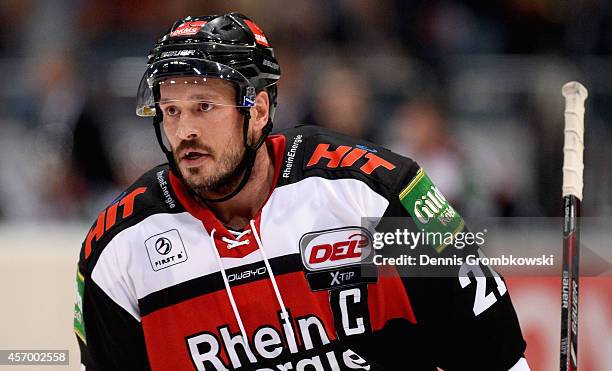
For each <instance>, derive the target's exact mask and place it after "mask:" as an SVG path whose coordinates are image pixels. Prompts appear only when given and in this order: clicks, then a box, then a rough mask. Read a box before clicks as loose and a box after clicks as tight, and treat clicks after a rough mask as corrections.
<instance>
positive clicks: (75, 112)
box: [30, 53, 115, 218]
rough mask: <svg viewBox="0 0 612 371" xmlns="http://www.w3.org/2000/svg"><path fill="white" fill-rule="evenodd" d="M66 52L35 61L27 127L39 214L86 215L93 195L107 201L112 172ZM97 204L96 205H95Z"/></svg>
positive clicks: (97, 130) (112, 179) (93, 197)
mask: <svg viewBox="0 0 612 371" xmlns="http://www.w3.org/2000/svg"><path fill="white" fill-rule="evenodd" d="M76 72H77V67H76V63H75V62H74V60H73V59H72V56H71V55H70V54H68V53H54V54H50V55H48V56H47V57H46V58H43V62H41V63H40V65H38V66H37V74H36V77H37V83H36V84H35V85H36V86H37V88H38V95H39V96H38V97H37V99H35V100H33V110H32V113H33V117H32V118H31V123H30V128H31V130H32V131H33V133H34V137H35V138H36V141H35V146H34V150H35V152H36V154H37V156H38V161H37V162H36V164H35V165H37V166H39V169H40V178H39V179H38V181H39V182H38V187H39V192H40V194H41V195H42V198H43V199H42V204H41V205H42V207H41V216H43V217H53V216H60V217H63V218H74V217H82V216H85V215H88V214H89V212H90V211H91V210H89V207H94V206H93V205H92V204H94V205H95V204H99V202H95V200H96V199H99V198H102V200H101V201H102V202H107V201H108V199H109V193H112V192H114V189H113V187H114V183H115V176H114V173H113V169H112V166H111V162H110V160H109V156H108V153H107V147H106V145H105V144H104V136H103V135H102V133H103V132H104V130H103V128H101V127H100V123H99V122H98V121H97V118H96V116H95V113H94V112H92V110H91V106H89V104H91V102H88V101H87V93H88V92H87V90H86V89H85V88H84V87H83V86H82V85H81V84H80V83H79V81H78V80H77V74H76ZM97 206H99V205H97Z"/></svg>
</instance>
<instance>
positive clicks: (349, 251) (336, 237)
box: [300, 227, 376, 291]
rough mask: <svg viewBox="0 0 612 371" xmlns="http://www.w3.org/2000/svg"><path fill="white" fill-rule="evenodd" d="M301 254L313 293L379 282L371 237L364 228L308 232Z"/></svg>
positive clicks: (302, 244)
mask: <svg viewBox="0 0 612 371" xmlns="http://www.w3.org/2000/svg"><path fill="white" fill-rule="evenodd" d="M300 252H301V255H302V263H303V264H304V267H306V270H307V273H306V278H307V280H308V284H309V285H310V288H311V290H313V291H316V290H324V289H333V288H339V287H346V286H352V285H356V284H360V283H363V282H376V274H375V273H373V272H372V269H371V268H373V265H372V260H373V249H372V234H371V233H370V232H369V231H368V230H366V229H364V228H360V227H345V228H338V229H331V230H325V231H317V232H310V233H306V234H305V235H303V236H302V238H301V239H300ZM366 270H367V274H366V275H365V276H367V277H364V274H363V273H364V272H366ZM374 270H375V269H374Z"/></svg>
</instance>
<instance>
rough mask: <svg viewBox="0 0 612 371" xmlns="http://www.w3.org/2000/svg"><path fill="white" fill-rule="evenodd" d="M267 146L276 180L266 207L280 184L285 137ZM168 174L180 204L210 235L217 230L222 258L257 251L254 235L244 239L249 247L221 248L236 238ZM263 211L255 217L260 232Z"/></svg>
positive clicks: (271, 140) (270, 140) (274, 138)
mask: <svg viewBox="0 0 612 371" xmlns="http://www.w3.org/2000/svg"><path fill="white" fill-rule="evenodd" d="M266 145H267V146H268V147H271V148H272V153H273V158H272V162H273V163H274V179H273V181H272V187H271V189H270V190H269V193H268V197H267V198H266V201H265V202H264V205H265V204H266V203H267V202H268V199H269V198H270V195H272V191H274V188H276V184H277V182H278V177H279V175H280V168H281V164H282V162H283V152H284V151H285V137H284V136H282V135H271V136H269V137H268V138H267V139H266ZM168 173H169V174H170V175H169V179H170V185H171V186H172V189H173V190H174V193H175V194H176V197H177V198H178V200H179V202H180V203H181V204H182V205H183V206H184V207H185V209H186V210H187V211H188V212H189V213H190V214H191V215H193V216H195V217H196V218H198V219H199V220H200V221H201V222H202V224H203V225H204V228H206V231H207V232H208V233H209V234H210V233H211V232H212V230H213V229H216V232H215V243H216V245H217V248H218V250H219V255H220V256H221V257H227V258H230V257H231V258H241V257H244V256H247V255H248V254H250V253H252V252H253V251H255V250H257V244H256V242H255V239H254V237H253V236H252V234H249V235H247V236H245V237H244V238H246V239H249V240H250V243H249V244H248V245H242V246H239V247H235V248H233V249H231V250H230V249H227V248H221V246H225V245H226V243H225V242H222V240H221V239H222V238H223V237H225V238H229V239H231V240H233V239H234V236H233V235H232V234H231V233H230V232H229V231H228V230H227V228H225V226H224V225H223V223H221V222H220V221H219V220H218V219H217V217H216V216H215V214H214V213H213V212H212V211H211V210H210V209H208V208H207V207H206V206H205V205H202V204H200V203H199V202H198V201H197V200H196V199H194V198H193V197H192V196H191V195H190V194H189V192H188V191H187V188H186V187H185V185H184V184H183V182H182V181H180V180H179V179H178V178H177V177H176V176H175V175H174V174H173V173H172V171H169V172H168ZM262 209H263V206H262V208H261V209H259V211H257V214H256V215H255V217H254V219H255V227H256V228H257V230H258V231H259V224H260V218H261V210H262Z"/></svg>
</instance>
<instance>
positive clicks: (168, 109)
mask: <svg viewBox="0 0 612 371" xmlns="http://www.w3.org/2000/svg"><path fill="white" fill-rule="evenodd" d="M164 112H165V114H166V116H170V117H172V116H176V115H178V114H179V110H178V108H176V107H175V106H168V107H166V108H165V109H164Z"/></svg>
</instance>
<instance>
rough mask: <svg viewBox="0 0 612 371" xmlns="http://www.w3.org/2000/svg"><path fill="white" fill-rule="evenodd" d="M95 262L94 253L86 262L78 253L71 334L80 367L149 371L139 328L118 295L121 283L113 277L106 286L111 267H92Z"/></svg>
mask: <svg viewBox="0 0 612 371" xmlns="http://www.w3.org/2000/svg"><path fill="white" fill-rule="evenodd" d="M96 248H99V247H96ZM96 260H97V262H98V263H99V260H100V259H99V255H98V254H96V253H93V254H91V255H90V256H88V258H87V259H86V258H85V257H84V255H83V251H82V252H81V259H80V261H79V266H78V270H77V285H76V286H77V295H76V303H75V309H74V332H75V334H76V337H77V341H78V344H79V348H80V355H81V364H82V366H84V367H85V370H88V371H89V370H96V371H97V370H149V369H150V367H149V363H148V358H147V353H146V346H145V341H144V335H143V331H142V325H141V323H140V320H139V318H138V315H137V314H136V313H134V310H129V308H128V309H126V308H125V307H126V305H125V302H126V300H125V297H126V296H125V295H127V294H125V295H123V296H122V295H121V291H124V293H125V292H126V291H125V290H121V288H120V287H121V286H124V283H123V282H122V281H123V280H122V278H121V277H120V276H117V277H115V279H114V281H115V282H114V283H109V282H111V281H112V279H110V277H111V276H110V275H109V272H108V271H109V270H111V269H112V267H108V268H106V267H104V266H102V263H100V265H96V264H94V262H96ZM92 267H93V268H92ZM105 270H106V272H105ZM92 273H93V274H92ZM97 277H98V281H99V282H96V278H97ZM99 277H107V278H105V279H100V278H99ZM111 285H115V286H114V287H112V286H111Z"/></svg>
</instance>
